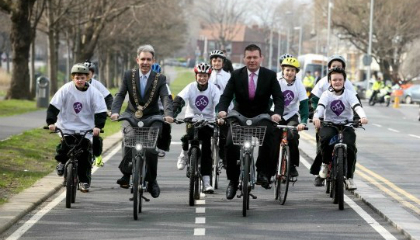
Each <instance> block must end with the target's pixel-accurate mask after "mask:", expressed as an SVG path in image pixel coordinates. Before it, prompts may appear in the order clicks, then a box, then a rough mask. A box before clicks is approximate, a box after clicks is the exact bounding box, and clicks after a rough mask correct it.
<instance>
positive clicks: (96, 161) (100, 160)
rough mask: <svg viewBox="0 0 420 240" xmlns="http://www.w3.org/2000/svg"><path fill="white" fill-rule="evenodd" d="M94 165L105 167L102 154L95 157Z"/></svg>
mask: <svg viewBox="0 0 420 240" xmlns="http://www.w3.org/2000/svg"><path fill="white" fill-rule="evenodd" d="M93 165H94V166H97V167H103V166H104V162H102V155H100V156H98V157H95V162H94V163H93Z"/></svg>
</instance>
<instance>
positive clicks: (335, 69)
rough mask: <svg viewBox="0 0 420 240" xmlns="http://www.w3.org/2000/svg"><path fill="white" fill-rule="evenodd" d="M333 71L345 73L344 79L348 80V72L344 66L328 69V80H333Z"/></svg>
mask: <svg viewBox="0 0 420 240" xmlns="http://www.w3.org/2000/svg"><path fill="white" fill-rule="evenodd" d="M333 73H341V74H343V77H344V81H346V78H347V74H346V71H345V70H344V68H331V69H330V70H329V71H328V82H330V81H331V75H332V74H333Z"/></svg>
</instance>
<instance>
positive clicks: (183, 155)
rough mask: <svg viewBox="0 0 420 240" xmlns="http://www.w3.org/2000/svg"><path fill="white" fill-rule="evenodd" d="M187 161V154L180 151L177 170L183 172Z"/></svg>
mask: <svg viewBox="0 0 420 240" xmlns="http://www.w3.org/2000/svg"><path fill="white" fill-rule="evenodd" d="M187 160H188V152H187V151H182V152H181V154H180V155H179V157H178V163H177V164H176V166H177V168H178V170H183V169H184V168H185V166H186V165H187Z"/></svg>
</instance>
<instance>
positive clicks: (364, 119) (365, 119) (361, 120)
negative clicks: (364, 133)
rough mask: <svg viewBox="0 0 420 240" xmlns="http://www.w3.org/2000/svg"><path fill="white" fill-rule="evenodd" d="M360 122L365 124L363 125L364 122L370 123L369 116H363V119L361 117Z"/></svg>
mask: <svg viewBox="0 0 420 240" xmlns="http://www.w3.org/2000/svg"><path fill="white" fill-rule="evenodd" d="M360 123H361V124H363V125H364V124H368V119H367V118H365V117H364V118H361V119H360Z"/></svg>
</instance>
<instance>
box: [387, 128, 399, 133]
mask: <svg viewBox="0 0 420 240" xmlns="http://www.w3.org/2000/svg"><path fill="white" fill-rule="evenodd" d="M388 130H389V131H391V132H400V131H398V130H395V129H393V128H388Z"/></svg>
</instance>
